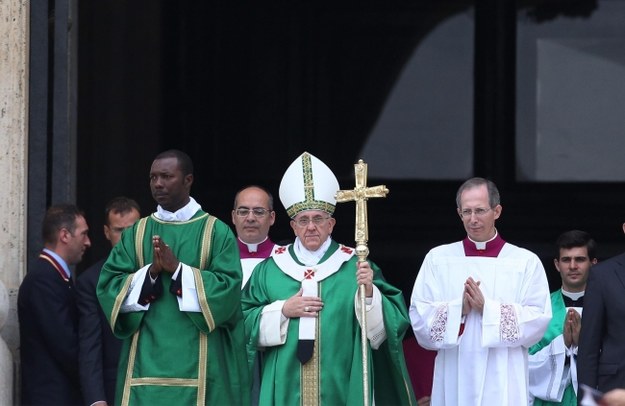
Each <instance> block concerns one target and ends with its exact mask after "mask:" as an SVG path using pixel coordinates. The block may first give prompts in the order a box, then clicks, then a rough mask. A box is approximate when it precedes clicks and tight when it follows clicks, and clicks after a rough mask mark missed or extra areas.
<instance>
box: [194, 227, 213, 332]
mask: <svg viewBox="0 0 625 406" xmlns="http://www.w3.org/2000/svg"><path fill="white" fill-rule="evenodd" d="M215 220H216V217H213V216H211V217H210V218H209V219H208V220H207V221H206V226H205V227H204V233H203V235H202V248H201V255H200V268H199V269H197V268H191V269H192V270H193V279H195V287H196V289H197V296H198V302H199V303H200V308H201V309H202V315H203V316H204V320H205V321H206V325H207V326H208V331H213V330H214V329H215V319H214V318H213V313H212V312H211V309H210V306H209V305H208V299H207V298H206V291H205V290H204V281H203V280H202V272H201V270H202V269H206V262H207V261H208V256H209V254H210V250H211V243H212V240H213V226H214V225H215Z"/></svg>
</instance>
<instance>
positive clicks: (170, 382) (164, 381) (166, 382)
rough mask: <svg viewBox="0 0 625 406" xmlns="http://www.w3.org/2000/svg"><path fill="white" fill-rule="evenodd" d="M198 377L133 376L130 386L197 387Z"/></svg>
mask: <svg viewBox="0 0 625 406" xmlns="http://www.w3.org/2000/svg"><path fill="white" fill-rule="evenodd" d="M197 384H198V380H197V379H184V378H133V379H131V380H130V386H145V385H148V386H189V387H196V386H197ZM198 404H200V403H199V402H198Z"/></svg>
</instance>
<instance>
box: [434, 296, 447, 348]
mask: <svg viewBox="0 0 625 406" xmlns="http://www.w3.org/2000/svg"><path fill="white" fill-rule="evenodd" d="M446 330H447V305H442V306H440V307H439V308H438V309H437V310H436V315H435V316H434V323H432V329H431V330H430V340H432V342H434V343H440V342H442V341H443V339H444V338H445V331H446Z"/></svg>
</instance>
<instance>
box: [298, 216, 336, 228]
mask: <svg viewBox="0 0 625 406" xmlns="http://www.w3.org/2000/svg"><path fill="white" fill-rule="evenodd" d="M329 218H330V217H329V216H328V217H322V216H315V217H313V218H310V217H300V218H298V219H297V220H295V219H294V220H293V221H294V222H295V224H297V225H298V226H300V227H307V226H308V225H309V224H310V222H311V221H312V223H313V224H314V225H316V226H320V225H322V224H323V223H325V222H326V220H327V219H329Z"/></svg>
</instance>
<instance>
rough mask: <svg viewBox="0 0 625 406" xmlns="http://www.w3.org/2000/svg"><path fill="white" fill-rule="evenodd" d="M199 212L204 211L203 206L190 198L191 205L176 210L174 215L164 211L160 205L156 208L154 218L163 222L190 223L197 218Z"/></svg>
mask: <svg viewBox="0 0 625 406" xmlns="http://www.w3.org/2000/svg"><path fill="white" fill-rule="evenodd" d="M198 210H202V206H200V205H199V204H198V203H197V202H196V201H195V199H194V198H192V197H191V196H189V203H187V204H186V205H185V206H183V207H182V208H180V209H178V210H176V211H175V212H174V213H172V212H170V211H167V210H165V209H163V208H162V207H161V205H160V204H159V205H158V206H157V207H156V213H154V216H155V217H156V218H157V219H159V220H163V221H188V220H190V219H191V218H192V217H193V216H195V213H197V212H198Z"/></svg>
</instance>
